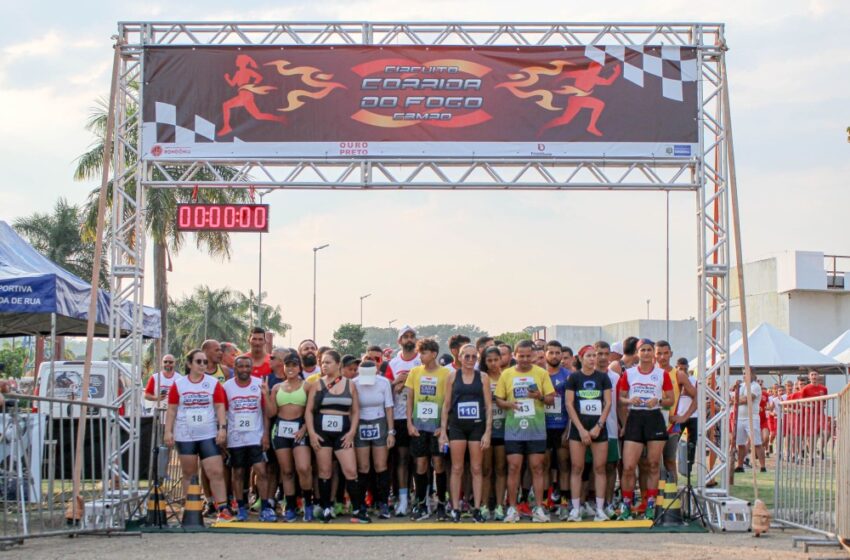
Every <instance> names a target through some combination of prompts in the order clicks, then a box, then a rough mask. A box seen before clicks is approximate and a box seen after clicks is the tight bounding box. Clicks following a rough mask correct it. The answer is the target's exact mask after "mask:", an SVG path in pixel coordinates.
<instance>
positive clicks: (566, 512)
mask: <svg viewBox="0 0 850 560" xmlns="http://www.w3.org/2000/svg"><path fill="white" fill-rule="evenodd" d="M569 518H570V507H569V506H568V505H566V504H561V505H560V506H559V507H558V521H567V520H568V519H569Z"/></svg>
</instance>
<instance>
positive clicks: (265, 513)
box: [260, 507, 295, 523]
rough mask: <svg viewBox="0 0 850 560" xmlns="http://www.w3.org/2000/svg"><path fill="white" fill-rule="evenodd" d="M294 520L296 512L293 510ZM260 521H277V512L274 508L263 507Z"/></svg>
mask: <svg viewBox="0 0 850 560" xmlns="http://www.w3.org/2000/svg"><path fill="white" fill-rule="evenodd" d="M292 520H293V521H295V512H294V511H293V512H292ZM260 521H261V522H264V523H274V522H275V521H277V514H276V513H275V512H274V510H273V509H272V508H269V507H267V508H263V509H262V510H260Z"/></svg>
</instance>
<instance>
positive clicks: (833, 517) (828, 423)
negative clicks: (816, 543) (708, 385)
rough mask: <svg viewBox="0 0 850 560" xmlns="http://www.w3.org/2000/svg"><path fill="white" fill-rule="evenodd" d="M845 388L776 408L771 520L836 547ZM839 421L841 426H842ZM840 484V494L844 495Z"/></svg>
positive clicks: (843, 455)
mask: <svg viewBox="0 0 850 560" xmlns="http://www.w3.org/2000/svg"><path fill="white" fill-rule="evenodd" d="M846 392H847V389H846V388H845V390H844V391H843V392H842V393H841V394H842V398H839V395H835V394H833V395H826V396H823V397H812V398H808V399H799V400H792V401H785V402H781V403H778V404H779V410H778V411H777V432H778V433H777V438H778V442H779V443H778V453H777V459H776V480H775V487H774V490H775V504H774V520H775V521H776V522H777V523H780V524H782V525H786V526H789V527H796V528H798V529H804V530H806V531H811V532H813V533H816V534H818V535H820V536H821V537H822V538H825V539H827V540H830V541H832V542H833V543H834V542H835V539H836V538H837V534H838V526H837V523H838V517H839V516H838V515H837V514H836V512H837V504H838V496H839V491H838V488H839V470H840V469H842V468H843V469H845V470H846V468H847V458H848V455H847V447H846V444H845V447H844V448H843V449H842V447H841V445H839V443H838V442H839V441H840V440H841V438H842V437H843V438H844V439H845V440H846V438H847V437H848V436H847V431H848V430H847V429H846V427H847V420H848V412H850V410H848V406H847V404H848V403H845V402H844V401H847V398H846ZM842 419H843V422H842ZM846 487H847V484H846V483H845V484H844V488H843V490H844V491H846V490H847V488H846Z"/></svg>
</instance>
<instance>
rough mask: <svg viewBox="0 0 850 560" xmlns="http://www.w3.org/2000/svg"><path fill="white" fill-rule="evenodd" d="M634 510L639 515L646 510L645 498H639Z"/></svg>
mask: <svg viewBox="0 0 850 560" xmlns="http://www.w3.org/2000/svg"><path fill="white" fill-rule="evenodd" d="M634 512H635V513H636V514H638V515H641V514H643V513H645V512H646V500H641V501H640V503H639V504H638V506H637V507H636V508H635V510H634Z"/></svg>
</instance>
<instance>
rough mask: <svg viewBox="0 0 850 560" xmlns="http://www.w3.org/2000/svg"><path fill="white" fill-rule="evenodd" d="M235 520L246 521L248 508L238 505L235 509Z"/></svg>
mask: <svg viewBox="0 0 850 560" xmlns="http://www.w3.org/2000/svg"><path fill="white" fill-rule="evenodd" d="M236 521H248V508H247V507H245V506H239V507H238V508H237V509H236Z"/></svg>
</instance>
